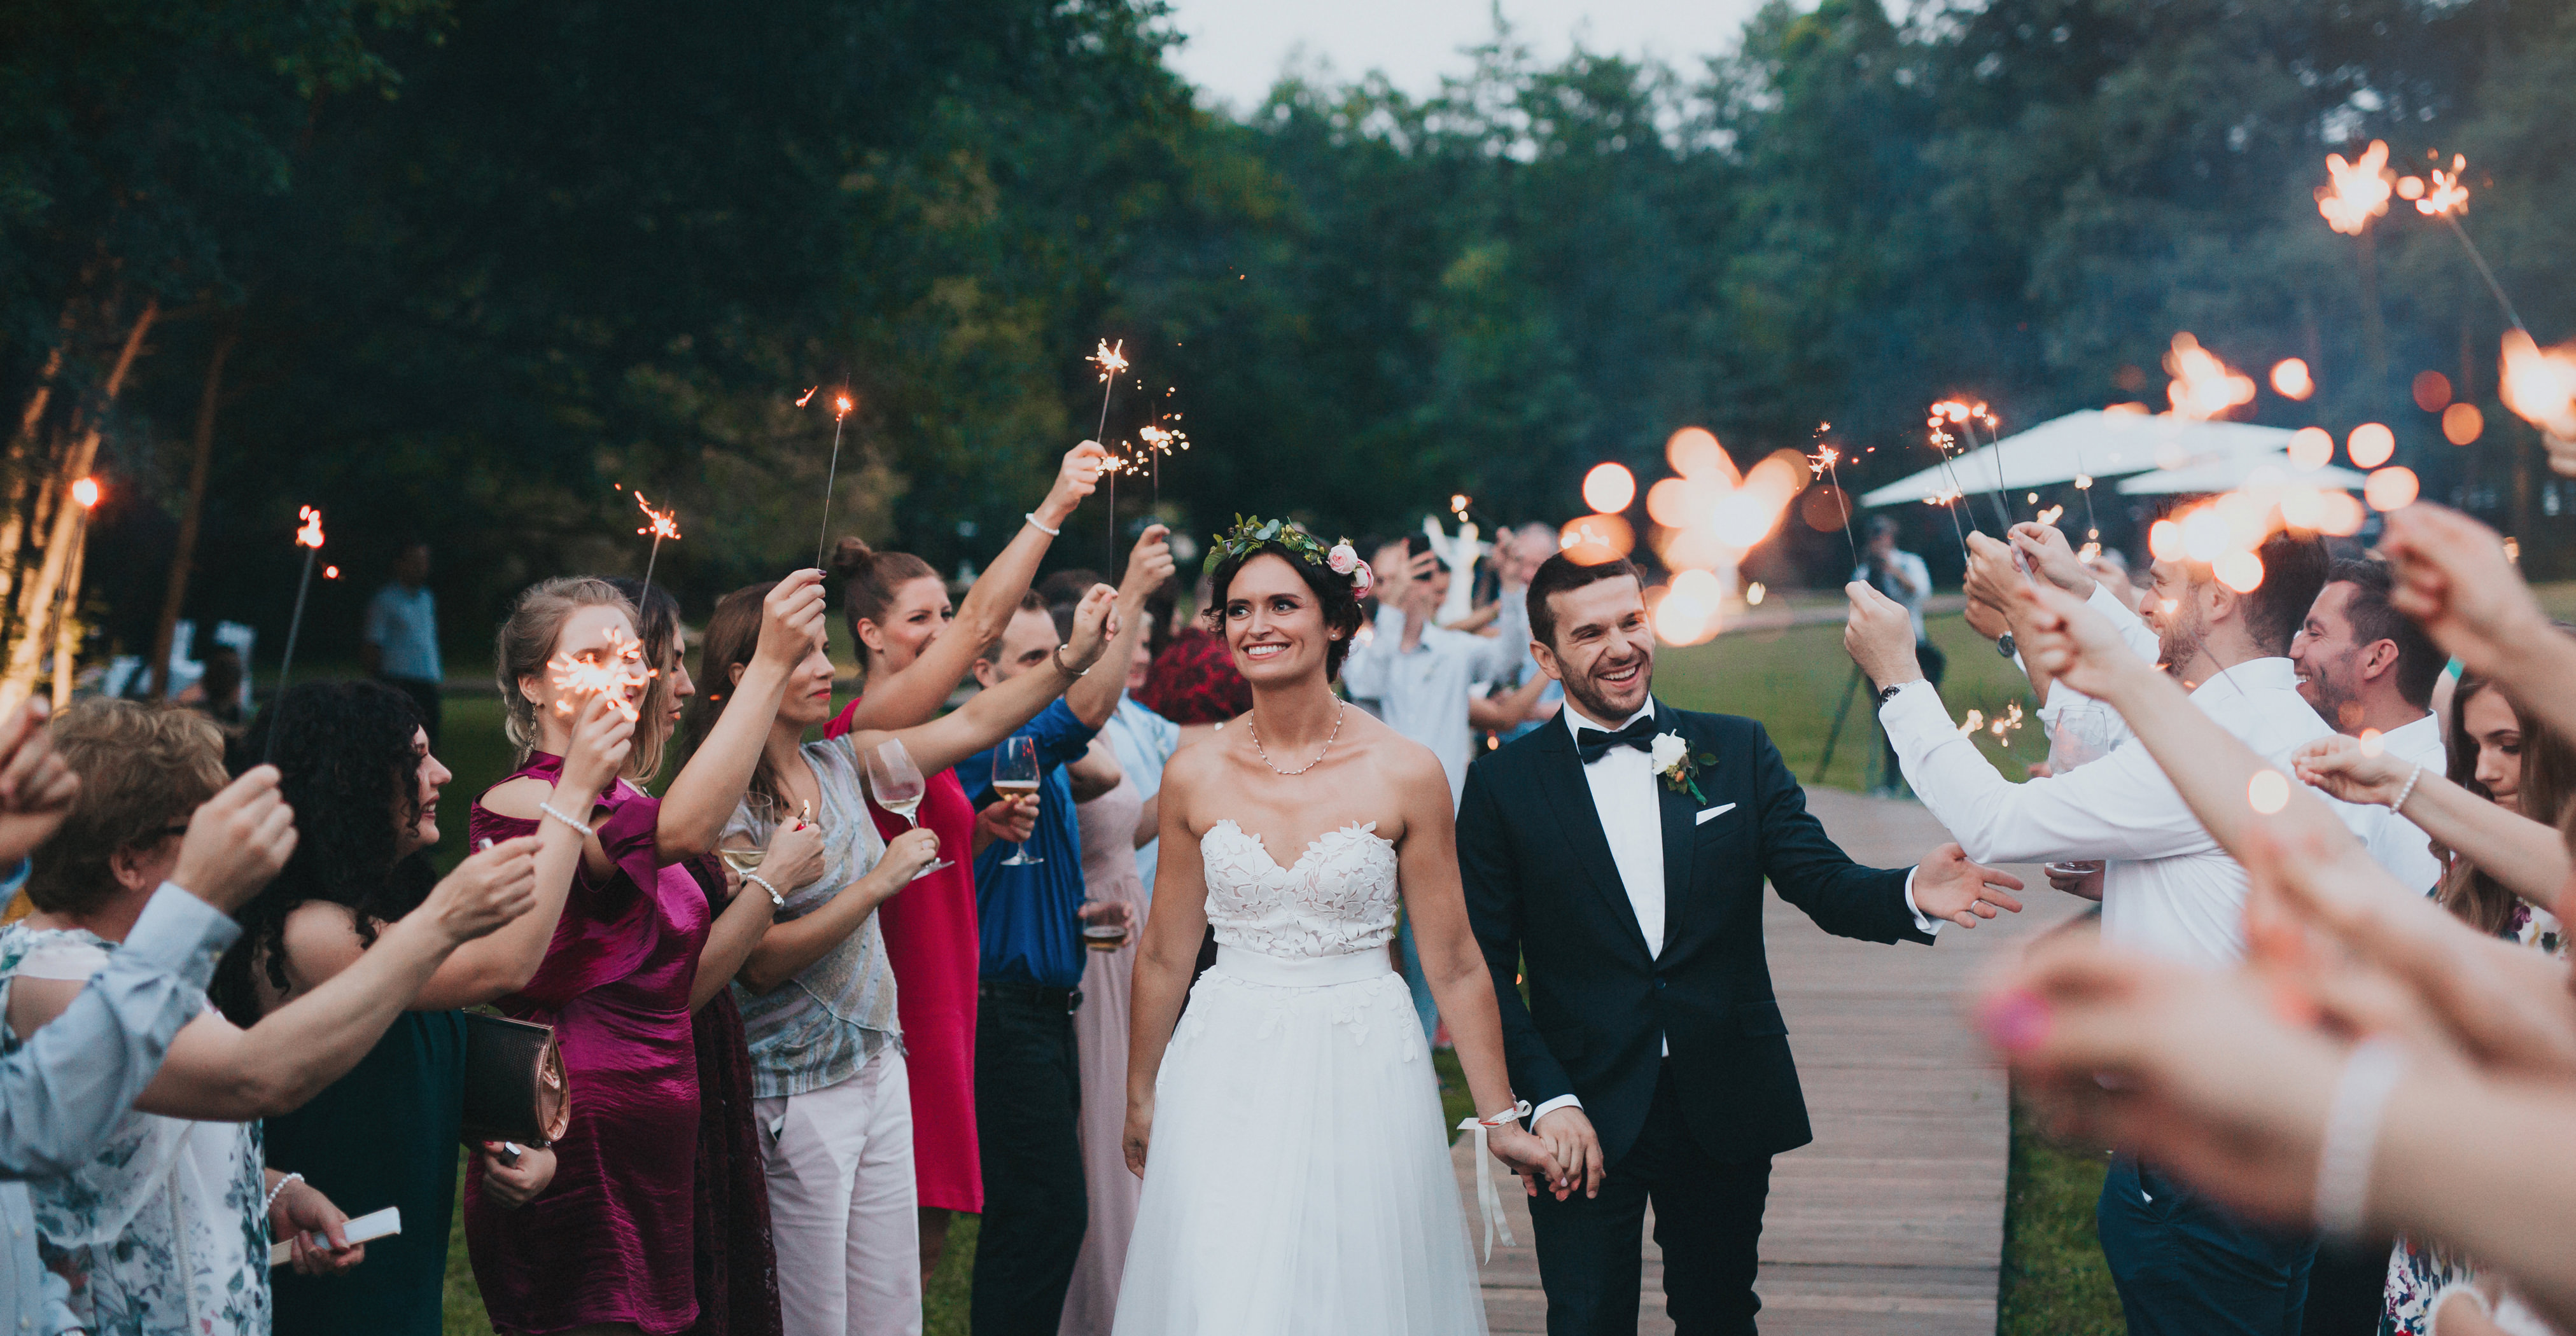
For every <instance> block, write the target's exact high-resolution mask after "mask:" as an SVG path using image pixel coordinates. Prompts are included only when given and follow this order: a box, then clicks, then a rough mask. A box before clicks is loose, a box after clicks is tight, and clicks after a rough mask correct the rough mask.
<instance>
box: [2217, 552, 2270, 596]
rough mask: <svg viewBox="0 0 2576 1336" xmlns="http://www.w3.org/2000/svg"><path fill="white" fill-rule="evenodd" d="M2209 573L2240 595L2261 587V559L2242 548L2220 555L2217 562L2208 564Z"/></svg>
mask: <svg viewBox="0 0 2576 1336" xmlns="http://www.w3.org/2000/svg"><path fill="white" fill-rule="evenodd" d="M2209 573H2210V574H2211V575H2212V576H2214V577H2216V578H2217V580H2218V582H2219V583H2220V584H2223V585H2225V586H2227V587H2228V588H2230V589H2233V590H2235V591H2236V592H2237V593H2240V594H2250V593H2253V592H2254V591H2255V590H2257V589H2260V588H2262V587H2263V559H2262V558H2261V557H2258V556H2255V555H2254V554H2253V553H2251V552H2248V551H2245V550H2244V549H2242V548H2239V549H2237V550H2236V551H2233V552H2222V553H2220V554H2219V557H2218V560H2216V561H2213V562H2211V563H2209Z"/></svg>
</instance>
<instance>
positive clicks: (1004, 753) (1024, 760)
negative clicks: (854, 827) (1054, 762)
mask: <svg viewBox="0 0 2576 1336" xmlns="http://www.w3.org/2000/svg"><path fill="white" fill-rule="evenodd" d="M993 791H994V792H995V793H998V794H1000V795H1002V796H1003V797H1005V798H1034V797H1036V796H1037V792H1038V740H1037V739H1036V738H1030V737H1017V738H1005V739H1003V740H1002V745H1001V748H1000V749H999V750H997V751H995V752H994V753H993ZM1045 861H1046V860H1045V859H1043V858H1031V857H1029V846H1028V844H1027V842H1026V841H1023V842H1021V843H1020V844H1018V845H1015V846H1013V847H1012V850H1011V856H1010V857H1008V858H1005V859H1003V860H1002V862H1001V866H1003V867H1027V866H1028V865H1030V864H1032V863H1043V862H1045Z"/></svg>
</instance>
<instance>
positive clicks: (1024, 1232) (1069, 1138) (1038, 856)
mask: <svg viewBox="0 0 2576 1336" xmlns="http://www.w3.org/2000/svg"><path fill="white" fill-rule="evenodd" d="M1164 535H1165V530H1164V529H1163V527H1162V526H1161V525H1153V526H1150V527H1148V528H1147V529H1146V530H1145V533H1144V535H1143V537H1141V538H1139V539H1138V540H1137V543H1136V546H1135V548H1134V549H1133V550H1132V551H1131V552H1130V553H1129V556H1128V560H1127V571H1126V575H1125V578H1124V579H1123V581H1122V582H1121V583H1120V585H1119V587H1118V595H1117V606H1116V620H1115V622H1114V624H1113V632H1114V638H1113V639H1112V641H1111V642H1110V645H1109V648H1108V649H1107V650H1106V651H1105V653H1104V654H1103V655H1102V658H1103V659H1104V660H1105V661H1106V662H1109V663H1125V662H1127V661H1128V658H1129V656H1131V655H1133V654H1134V653H1135V646H1136V642H1137V641H1138V640H1140V639H1142V638H1143V632H1144V627H1143V621H1144V619H1143V616H1142V613H1143V609H1144V603H1145V599H1146V597H1147V596H1148V595H1150V594H1152V593H1153V591H1154V589H1155V587H1156V586H1158V585H1160V584H1161V583H1162V582H1163V581H1164V580H1165V579H1167V578H1169V577H1170V575H1171V574H1172V556H1171V547H1170V545H1169V544H1168V543H1166V542H1165V541H1164ZM1065 653H1066V650H1065V647H1064V646H1063V644H1062V642H1061V641H1060V639H1059V638H1058V637H1057V635H1056V629H1055V623H1054V621H1053V620H1052V619H1050V618H1049V617H1048V615H1047V612H1046V609H1045V608H1044V607H1043V606H1039V605H1038V603H1037V601H1036V599H1035V597H1034V596H1032V597H1031V598H1030V599H1029V601H1028V602H1026V603H1024V604H1022V606H1021V609H1020V611H1019V613H1018V614H1017V615H1016V616H1014V617H1013V618H1012V619H1011V622H1010V625H1009V627H1008V628H1007V629H1006V630H1005V631H1004V632H1003V634H1002V636H1001V638H1000V639H999V641H998V642H996V643H995V644H993V645H991V646H988V647H987V648H986V650H985V652H984V655H983V656H982V657H981V658H978V659H977V660H976V661H975V677H976V680H977V681H978V682H980V683H982V684H983V686H984V688H985V689H986V690H988V691H989V690H993V689H996V688H999V687H1002V686H1003V685H1005V684H1007V683H1009V682H1010V681H1011V680H1012V679H1013V678H1016V677H1019V676H1021V675H1022V674H1026V673H1050V672H1054V673H1061V672H1062V671H1064V670H1063V669H1062V667H1061V664H1060V660H1061V658H1062V656H1063V655H1064V654H1065ZM1125 680H1126V679H1125V678H1124V677H1123V676H1121V675H1119V674H1116V673H1102V672H1094V673H1092V674H1090V675H1088V676H1086V677H1084V678H1082V680H1080V681H1078V682H1075V683H1073V685H1072V686H1070V687H1068V688H1066V689H1065V692H1064V695H1063V698H1062V699H1060V700H1058V701H1056V702H1055V703H1053V704H1051V705H1049V706H1047V708H1046V709H1045V710H1044V711H1042V712H1040V713H1039V714H1038V715H1037V717H1036V718H1034V719H1032V720H1030V721H1029V723H1028V724H1027V725H1026V726H1025V727H1023V728H1021V729H1019V730H1018V731H1017V732H1015V733H1013V734H1012V735H1011V736H1010V738H1006V739H1004V740H1003V743H1002V745H1001V746H997V747H995V748H994V749H993V751H991V752H987V753H983V754H979V755H976V756H972V757H969V758H967V759H966V760H964V761H962V762H960V763H958V766H957V773H958V775H959V776H960V777H961V778H962V779H964V780H965V781H966V782H967V783H968V784H969V785H971V786H973V788H974V790H975V791H977V792H978V794H979V795H990V794H992V793H993V792H994V790H993V788H992V778H993V774H994V761H995V757H996V755H998V754H1000V753H1002V752H1003V751H1004V750H1005V749H1006V748H1007V747H1008V746H1009V745H1010V743H1011V742H1012V741H1013V740H1016V739H1019V738H1026V739H1028V740H1029V742H1030V743H1032V744H1033V745H1034V747H1035V751H1036V754H1037V763H1038V769H1039V774H1038V784H1039V788H1038V809H1037V822H1036V827H1035V830H1034V832H1033V834H1032V836H1031V838H1030V839H1029V840H1028V841H1027V843H1026V845H1025V846H1024V847H1025V850H1026V854H1025V858H1026V861H1018V862H1015V861H1013V858H1014V853H1015V849H1017V848H1019V847H1022V846H1013V845H1007V844H996V845H994V846H993V847H990V848H987V849H986V850H984V851H983V852H982V853H981V854H979V855H978V856H977V857H976V860H975V891H976V910H977V919H978V923H979V927H980V932H981V939H982V972H981V978H980V980H979V982H978V984H977V989H976V991H977V1008H976V1020H975V1115H976V1121H977V1123H978V1125H979V1127H980V1128H981V1130H982V1132H983V1138H982V1150H983V1157H984V1189H985V1201H984V1221H983V1228H982V1232H981V1234H980V1235H979V1236H978V1238H977V1242H976V1254H975V1281H974V1297H973V1324H974V1330H975V1332H976V1334H977V1336H1013V1334H1014V1333H1026V1334H1028V1336H1052V1333H1054V1332H1055V1330H1056V1329H1057V1324H1058V1322H1059V1321H1060V1320H1061V1318H1062V1316H1063V1314H1064V1304H1065V1293H1066V1289H1067V1287H1068V1286H1069V1285H1070V1283H1071V1281H1072V1278H1073V1269H1074V1263H1075V1259H1076V1257H1077V1256H1078V1255H1079V1254H1080V1252H1081V1249H1082V1239H1083V1234H1084V1230H1085V1221H1086V1217H1087V1212H1088V1210H1089V1207H1088V1204H1087V1201H1086V1194H1085V1192H1084V1185H1083V1156H1082V1146H1081V1140H1080V1131H1079V1121H1078V1120H1079V1118H1080V1113H1081V1109H1082V1088H1081V1077H1080V1058H1079V1055H1078V1052H1077V1049H1076V1044H1075V1039H1074V1024H1073V1013H1074V1011H1075V1010H1076V1009H1078V1008H1079V1007H1081V1006H1082V1005H1083V1003H1084V996H1083V993H1082V991H1081V984H1082V979H1083V970H1084V964H1085V962H1084V955H1085V952H1084V950H1083V945H1082V938H1081V934H1080V929H1081V927H1082V925H1083V924H1084V923H1097V924H1103V925H1110V924H1115V925H1119V926H1123V927H1124V928H1126V930H1127V932H1128V935H1129V936H1130V937H1131V938H1132V937H1133V935H1134V932H1135V924H1134V922H1133V919H1132V914H1131V911H1130V909H1129V907H1128V906H1127V905H1125V904H1123V903H1110V902H1102V903H1092V902H1087V901H1086V899H1085V897H1084V890H1083V876H1082V850H1081V844H1080V840H1079V837H1078V836H1077V834H1076V828H1075V827H1076V819H1075V814H1074V810H1073V795H1072V790H1071V787H1070V785H1069V784H1068V782H1067V780H1066V777H1065V773H1064V768H1065V767H1066V766H1067V765H1069V764H1071V763H1073V762H1074V761H1077V760H1079V759H1081V758H1082V757H1083V755H1084V753H1085V752H1086V751H1087V750H1088V748H1089V746H1090V743H1091V739H1092V737H1093V736H1094V735H1095V734H1097V733H1098V732H1099V730H1100V726H1101V725H1102V724H1104V723H1107V722H1108V720H1109V715H1110V713H1111V711H1112V710H1114V709H1115V708H1116V707H1117V703H1118V695H1119V692H1120V691H1121V690H1122V689H1123V687H1124V684H1125Z"/></svg>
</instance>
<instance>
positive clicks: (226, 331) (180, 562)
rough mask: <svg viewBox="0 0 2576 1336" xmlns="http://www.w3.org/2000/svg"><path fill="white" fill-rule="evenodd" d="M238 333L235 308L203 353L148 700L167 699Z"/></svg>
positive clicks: (155, 637) (149, 663)
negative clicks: (183, 502)
mask: <svg viewBox="0 0 2576 1336" xmlns="http://www.w3.org/2000/svg"><path fill="white" fill-rule="evenodd" d="M240 337H241V318H240V316H239V314H238V313H236V314H235V315H234V316H233V318H231V319H229V320H226V321H225V322H224V327H223V330H222V332H220V333H218V334H216V335H215V348H214V351H213V352H212V353H210V354H208V355H207V357H206V387H205V390H204V392H203V393H201V394H200V395H199V396H198V397H197V434H196V439H195V441H194V442H193V445H194V448H195V453H194V455H193V456H192V457H191V458H190V459H189V461H188V504H187V508H186V509H185V510H182V511H181V512H180V513H179V550H178V551H176V552H174V553H172V554H171V555H170V585H169V589H168V591H167V592H165V593H164V594H163V595H162V596H161V619H160V620H159V621H158V622H156V623H154V624H153V627H152V657H151V659H149V660H148V661H147V662H146V663H145V668H146V669H147V670H148V671H149V672H150V673H151V674H152V699H154V700H168V699H169V698H170V649H171V645H172V642H174V641H176V640H177V639H178V636H179V611H180V609H181V608H182V607H184V606H185V605H186V604H187V601H188V576H189V574H190V573H191V572H192V571H194V570H195V568H196V560H197V526H198V524H199V523H200V521H202V520H203V518H204V516H205V513H206V483H207V478H208V475H209V474H211V473H212V472H213V466H214V459H215V410H216V408H217V407H218V406H219V405H220V403H221V402H222V398H223V385H224V359H225V358H227V357H230V356H231V355H232V351H233V343H234V341H236V340H237V339H239V338H240Z"/></svg>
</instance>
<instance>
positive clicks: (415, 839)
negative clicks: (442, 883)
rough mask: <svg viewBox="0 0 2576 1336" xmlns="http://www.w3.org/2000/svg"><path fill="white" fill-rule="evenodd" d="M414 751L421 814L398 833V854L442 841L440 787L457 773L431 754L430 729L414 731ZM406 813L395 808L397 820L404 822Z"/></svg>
mask: <svg viewBox="0 0 2576 1336" xmlns="http://www.w3.org/2000/svg"><path fill="white" fill-rule="evenodd" d="M411 754H412V755H413V756H416V757H418V758H419V760H420V769H419V771H418V772H417V774H415V776H414V777H413V781H412V782H413V785H414V788H413V790H412V796H413V799H414V801H415V802H417V803H418V804H419V807H420V816H419V817H418V818H416V819H414V820H413V821H412V822H411V824H410V825H409V827H408V828H406V829H405V830H404V831H403V832H402V833H401V834H399V835H397V836H395V837H394V856H395V857H396V858H406V857H409V856H410V855H412V854H414V853H417V852H418V851H420V850H422V849H426V848H429V847H430V846H431V845H434V844H436V843H438V791H439V789H440V788H442V787H444V786H445V785H446V783H447V781H449V780H451V779H454V778H455V777H456V776H455V775H454V774H453V773H452V772H450V771H449V770H448V768H447V767H446V766H444V765H441V764H439V760H438V758H437V757H435V756H432V755H430V754H429V733H428V732H427V730H418V729H416V730H414V731H413V733H412V738H411ZM405 815H406V813H404V812H401V811H397V812H395V813H394V820H395V822H397V823H400V822H401V821H402V820H403V818H404V816H405Z"/></svg>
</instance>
